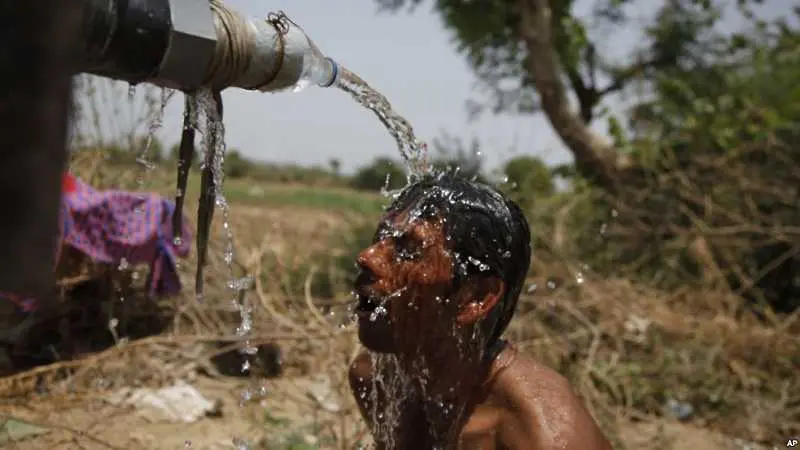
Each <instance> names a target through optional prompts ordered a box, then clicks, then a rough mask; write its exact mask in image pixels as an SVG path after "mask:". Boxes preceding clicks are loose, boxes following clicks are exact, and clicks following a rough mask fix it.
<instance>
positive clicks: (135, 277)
mask: <svg viewBox="0 0 800 450" xmlns="http://www.w3.org/2000/svg"><path fill="white" fill-rule="evenodd" d="M140 276H141V275H139V272H133V273H132V274H131V280H133V281H137V280H138V279H139V277H140Z"/></svg>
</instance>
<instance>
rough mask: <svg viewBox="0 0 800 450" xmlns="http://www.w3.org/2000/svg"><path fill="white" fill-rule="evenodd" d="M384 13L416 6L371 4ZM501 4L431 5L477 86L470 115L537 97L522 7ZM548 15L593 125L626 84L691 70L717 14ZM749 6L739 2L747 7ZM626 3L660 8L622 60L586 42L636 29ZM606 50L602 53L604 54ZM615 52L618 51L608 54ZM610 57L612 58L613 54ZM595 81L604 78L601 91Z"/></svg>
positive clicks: (682, 3)
mask: <svg viewBox="0 0 800 450" xmlns="http://www.w3.org/2000/svg"><path fill="white" fill-rule="evenodd" d="M375 2H376V3H377V4H378V5H379V6H380V7H381V8H382V9H384V10H389V11H397V10H399V9H400V8H403V7H406V6H408V7H412V8H413V7H414V6H417V5H419V4H420V3H422V1H421V0H375ZM523 3H524V2H515V1H505V0H485V1H470V0H437V1H435V2H434V7H435V9H436V10H437V11H438V12H439V14H440V15H441V17H442V19H443V22H444V25H445V27H446V28H447V29H448V31H450V32H452V34H453V36H454V41H455V44H456V48H457V49H458V51H459V52H461V53H463V54H464V55H465V56H466V57H467V60H468V61H469V63H470V65H471V66H472V68H473V69H474V71H475V73H476V74H477V75H478V77H479V78H480V79H481V80H482V83H483V87H484V88H485V89H484V90H485V92H486V93H487V94H488V97H489V98H488V101H489V102H488V105H486V104H484V102H473V103H472V109H473V112H480V111H481V110H483V109H484V108H485V107H486V106H489V108H490V109H492V110H494V111H495V112H498V111H515V112H536V111H538V110H539V107H540V105H539V103H538V98H537V95H536V91H535V90H534V78H533V74H532V73H530V71H529V70H528V65H527V64H528V58H536V57H537V55H529V54H528V52H527V50H526V48H525V46H524V45H523V39H522V35H521V32H520V31H521V20H522V17H521V13H520V7H519V6H520V4H523ZM546 3H547V4H548V5H549V7H550V9H551V11H550V12H551V15H550V25H551V27H552V41H553V46H554V50H555V52H556V54H557V56H558V59H559V62H560V65H561V66H562V70H563V71H564V74H565V78H566V79H568V81H569V84H570V87H571V88H572V89H573V91H574V93H575V94H576V96H577V97H578V101H579V106H580V109H581V115H582V116H583V117H584V119H586V120H587V121H588V120H591V118H592V117H593V116H594V111H593V110H594V108H595V107H596V106H597V105H599V103H600V102H601V100H602V99H603V97H604V96H605V95H607V94H610V93H613V92H617V91H620V90H622V89H625V88H626V87H628V86H629V85H630V84H631V83H632V82H634V81H636V80H641V79H647V80H649V79H651V77H652V76H653V75H654V74H655V73H656V72H655V71H657V70H661V69H663V68H667V67H690V66H692V65H694V64H696V63H697V61H698V60H700V59H702V58H703V57H704V56H705V55H706V54H707V53H706V51H705V50H706V46H707V44H708V43H709V42H710V41H712V40H713V38H714V36H713V33H712V32H711V31H712V30H713V29H714V28H715V26H716V24H717V23H718V21H719V18H720V12H719V10H718V8H716V7H715V6H714V5H712V3H711V2H709V1H701V0H677V1H670V2H663V3H662V5H661V6H660V7H659V6H656V5H650V4H647V3H646V2H643V1H641V0H640V1H633V0H599V1H596V2H594V4H593V11H592V13H591V14H590V15H588V16H587V15H585V14H584V15H580V16H579V15H577V14H576V10H577V9H578V8H576V4H577V2H576V1H575V0H565V1H552V0H551V1H549V2H546ZM749 3H750V2H748V1H746V0H745V1H742V2H740V4H741V5H742V7H745V6H746V5H747V4H749ZM632 4H637V5H645V4H647V5H648V6H649V7H650V8H653V7H655V8H659V12H658V14H657V16H656V20H655V22H654V23H653V24H651V25H649V26H647V27H646V29H645V39H644V40H642V41H641V42H640V43H639V45H637V46H636V47H635V48H634V49H633V51H632V53H633V54H631V55H627V56H629V57H627V58H618V57H617V58H614V57H612V56H611V55H609V54H604V53H603V50H605V48H607V47H604V46H601V45H596V44H595V43H594V42H592V41H591V39H590V38H589V33H588V31H587V30H588V29H589V24H591V26H592V28H594V29H600V28H603V27H613V28H615V29H619V28H620V27H625V26H627V25H631V24H635V23H638V21H639V19H638V18H637V17H634V16H635V15H629V10H630V6H631V5H632ZM610 50H611V49H608V50H606V51H610ZM613 50H614V51H616V50H617V49H613ZM615 56H616V55H615ZM597 80H609V81H608V82H607V83H606V84H604V85H600V83H599V82H598V81H597Z"/></svg>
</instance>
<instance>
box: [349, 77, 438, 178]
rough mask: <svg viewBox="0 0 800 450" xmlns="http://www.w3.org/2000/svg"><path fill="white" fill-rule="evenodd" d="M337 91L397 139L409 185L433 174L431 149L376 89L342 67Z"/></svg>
mask: <svg viewBox="0 0 800 450" xmlns="http://www.w3.org/2000/svg"><path fill="white" fill-rule="evenodd" d="M336 87H337V88H339V89H341V90H342V91H344V92H347V93H348V94H350V96H351V97H352V98H353V99H355V101H356V102H358V103H359V104H360V105H361V106H363V107H365V108H367V109H369V110H370V111H372V112H373V113H374V114H375V115H376V116H377V117H378V120H380V122H381V123H382V124H383V126H384V127H385V128H386V131H388V132H389V134H390V135H391V136H392V137H393V138H394V140H395V142H396V143H397V149H398V151H399V152H400V156H401V157H402V159H403V162H404V163H405V166H406V173H407V177H408V179H407V180H406V181H407V182H409V183H410V182H413V181H414V180H416V179H417V178H419V177H420V176H423V175H425V174H426V173H428V172H430V166H429V162H428V145H427V144H426V143H425V142H424V141H421V140H419V139H418V138H417V136H416V134H414V128H413V127H412V126H411V124H410V123H409V122H408V121H407V120H406V119H405V118H404V117H403V116H401V115H399V114H397V112H395V110H394V109H393V108H392V104H391V103H389V100H388V99H387V98H386V97H384V96H383V95H382V94H381V93H380V92H378V91H376V90H375V89H373V88H372V87H371V86H370V85H369V84H367V82H366V81H364V80H363V79H361V77H359V76H358V75H356V74H354V73H353V72H351V71H349V70H347V69H345V68H344V67H341V66H339V76H338V78H337V79H336Z"/></svg>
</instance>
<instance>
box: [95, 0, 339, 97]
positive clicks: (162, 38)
mask: <svg viewBox="0 0 800 450" xmlns="http://www.w3.org/2000/svg"><path fill="white" fill-rule="evenodd" d="M83 1H84V26H83V31H84V32H83V35H82V38H83V42H84V46H83V50H84V54H83V58H82V65H81V68H80V71H81V72H87V73H92V74H96V75H101V76H105V77H109V78H114V79H119V80H124V81H128V82H130V83H134V84H135V83H140V82H149V83H152V84H155V85H158V86H162V87H170V88H176V89H181V90H183V91H192V90H195V89H197V88H200V87H203V86H209V87H214V88H215V89H224V88H227V87H239V88H242V89H248V90H259V91H276V90H282V89H287V88H296V89H299V88H302V87H305V86H306V85H309V84H317V85H320V86H330V85H331V84H333V83H334V82H335V79H336V76H337V74H338V67H337V65H336V63H335V62H334V61H333V60H331V59H329V58H326V57H325V56H324V55H322V53H321V52H320V51H319V50H318V49H317V47H316V46H315V45H314V43H313V42H312V41H311V40H310V39H309V38H308V37H307V36H306V34H305V33H304V32H303V30H302V29H301V28H300V27H299V26H297V25H296V24H295V23H294V22H292V21H291V20H289V19H288V18H286V17H285V16H283V15H282V14H279V15H276V16H274V17H272V18H271V19H269V20H262V19H246V18H244V17H243V16H241V15H240V14H238V13H236V12H235V11H231V10H229V9H228V8H227V7H225V6H224V5H223V4H221V3H218V2H217V3H214V5H213V7H212V4H211V3H209V0H83Z"/></svg>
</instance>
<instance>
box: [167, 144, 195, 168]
mask: <svg viewBox="0 0 800 450" xmlns="http://www.w3.org/2000/svg"><path fill="white" fill-rule="evenodd" d="M180 152H181V145H180V144H179V143H177V144H173V145H172V146H171V147H170V148H169V152H168V153H167V155H166V159H167V161H169V162H170V163H177V161H178V156H179V155H180ZM191 167H192V168H193V169H198V168H200V157H199V156H198V152H197V151H195V152H194V154H193V155H192V161H191Z"/></svg>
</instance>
